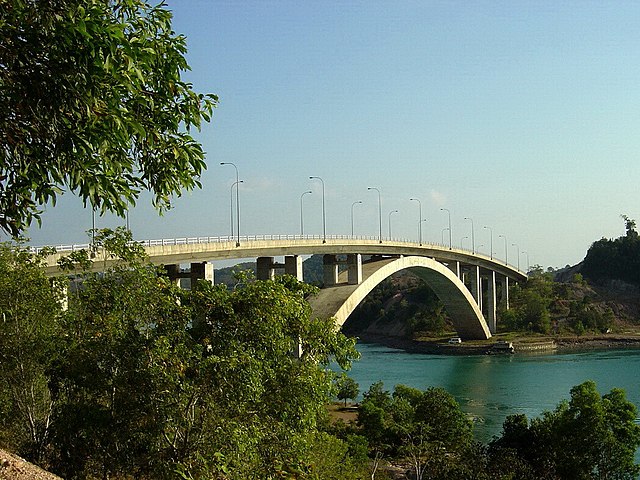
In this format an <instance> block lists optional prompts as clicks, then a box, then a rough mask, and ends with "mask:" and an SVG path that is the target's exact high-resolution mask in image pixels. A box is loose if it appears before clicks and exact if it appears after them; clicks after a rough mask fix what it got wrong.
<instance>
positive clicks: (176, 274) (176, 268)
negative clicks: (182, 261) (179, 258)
mask: <svg viewBox="0 0 640 480" xmlns="http://www.w3.org/2000/svg"><path fill="white" fill-rule="evenodd" d="M164 269H165V270H166V271H167V276H168V277H169V281H171V282H173V283H175V284H176V285H178V286H180V265H178V264H176V263H171V264H169V265H165V266H164Z"/></svg>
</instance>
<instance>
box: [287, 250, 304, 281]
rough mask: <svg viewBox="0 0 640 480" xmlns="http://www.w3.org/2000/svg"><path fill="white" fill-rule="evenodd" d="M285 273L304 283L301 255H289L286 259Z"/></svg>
mask: <svg viewBox="0 0 640 480" xmlns="http://www.w3.org/2000/svg"><path fill="white" fill-rule="evenodd" d="M284 273H286V274H287V275H293V276H294V277H296V278H297V279H298V281H300V282H302V257H301V256H299V255H287V256H286V257H284Z"/></svg>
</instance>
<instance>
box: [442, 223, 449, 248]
mask: <svg viewBox="0 0 640 480" xmlns="http://www.w3.org/2000/svg"><path fill="white" fill-rule="evenodd" d="M447 230H449V227H445V228H443V229H442V234H441V237H442V246H443V247H444V232H446V231H447Z"/></svg>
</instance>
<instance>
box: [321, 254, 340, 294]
mask: <svg viewBox="0 0 640 480" xmlns="http://www.w3.org/2000/svg"><path fill="white" fill-rule="evenodd" d="M322 283H323V284H324V286H325V287H333V286H334V285H337V284H338V257H337V255H331V254H328V253H327V254H325V255H323V256H322Z"/></svg>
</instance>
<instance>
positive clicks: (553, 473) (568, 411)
mask: <svg viewBox="0 0 640 480" xmlns="http://www.w3.org/2000/svg"><path fill="white" fill-rule="evenodd" d="M635 418H636V407H635V405H633V404H632V403H631V402H629V401H628V400H627V399H626V398H625V394H624V392H623V391H622V390H620V389H613V390H611V392H609V393H608V394H606V395H603V396H602V397H601V396H600V394H599V393H598V392H597V390H596V386H595V383H594V382H591V381H587V382H584V383H582V384H580V385H576V386H575V387H573V388H572V389H571V400H570V401H569V402H566V401H565V402H561V403H560V404H559V405H558V406H557V407H556V409H555V410H554V411H553V412H544V414H543V415H542V417H539V418H536V419H533V420H532V421H531V422H530V423H529V422H528V421H527V419H526V417H525V416H524V415H518V416H510V417H508V418H507V420H506V421H505V423H504V426H503V434H502V436H501V437H500V438H499V439H497V440H495V441H494V442H493V443H492V446H491V448H492V449H493V452H492V455H494V456H495V455H496V452H497V456H498V457H500V456H501V455H502V454H503V453H504V452H505V451H509V450H511V451H514V452H516V453H517V456H518V457H519V458H520V459H522V460H524V461H525V462H526V463H527V464H528V465H529V466H530V468H531V469H532V470H533V471H534V472H535V478H553V479H567V480H568V479H578V480H579V479H584V480H587V479H592V478H616V479H629V480H631V479H635V478H637V475H638V473H640V466H638V465H636V464H635V459H634V456H635V451H636V449H637V448H638V446H640V426H638V425H636V424H635ZM525 470H526V469H525Z"/></svg>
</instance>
